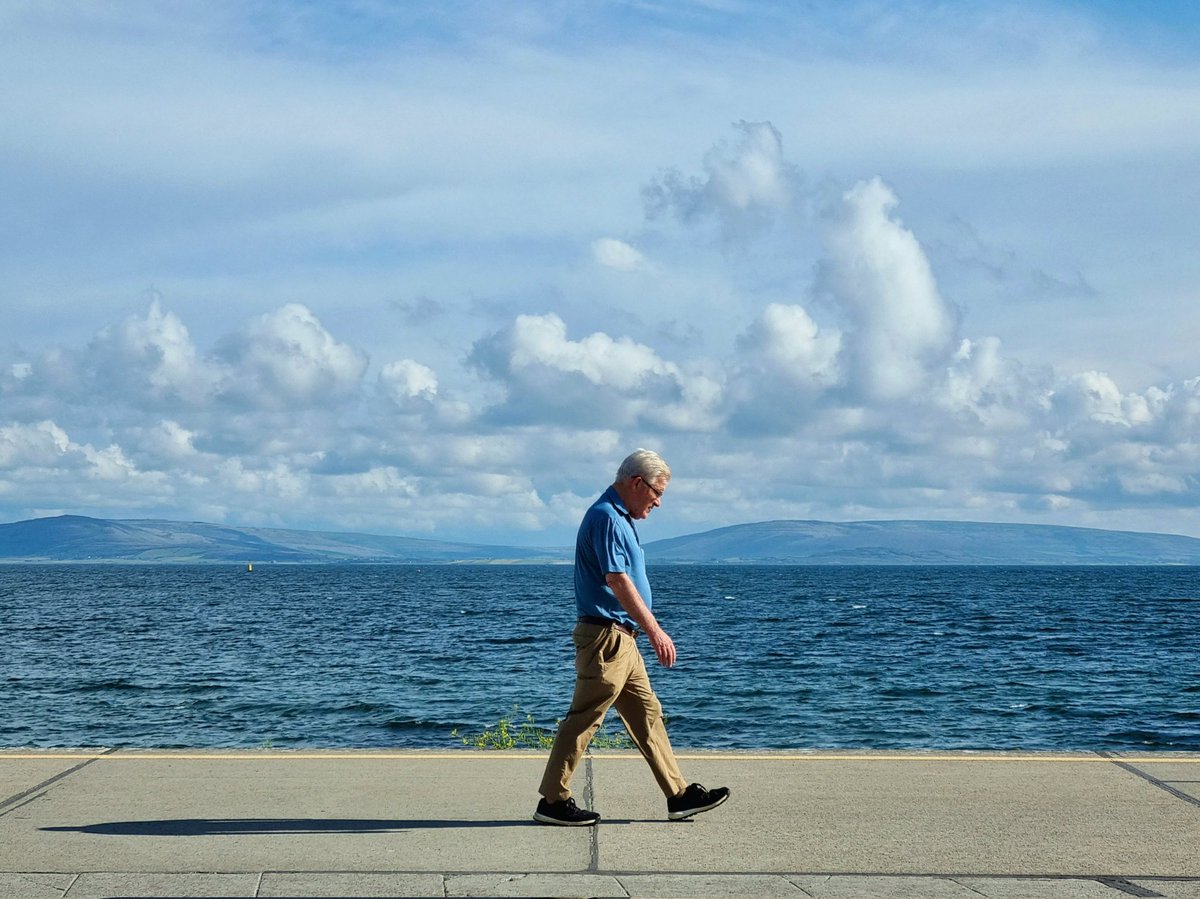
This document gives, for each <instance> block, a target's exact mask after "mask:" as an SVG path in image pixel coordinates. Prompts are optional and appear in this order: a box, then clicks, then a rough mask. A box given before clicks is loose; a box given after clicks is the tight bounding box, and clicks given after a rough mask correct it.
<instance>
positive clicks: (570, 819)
mask: <svg viewBox="0 0 1200 899" xmlns="http://www.w3.org/2000/svg"><path fill="white" fill-rule="evenodd" d="M533 820H534V821H537V822H538V823H539V824H558V825H561V826H563V827H587V826H588V825H589V824H595V823H596V822H597V821H599V820H600V815H599V814H597V813H596V812H589V811H588V810H587V809H585V808H580V807H579V806H577V805H576V804H575V800H574V798H570V797H568V798H567V799H564V800H563V801H562V802H547V801H546V800H545V799H543V800H542V801H541V802H539V803H538V807H537V811H536V812H534V813H533Z"/></svg>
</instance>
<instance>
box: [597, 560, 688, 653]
mask: <svg viewBox="0 0 1200 899" xmlns="http://www.w3.org/2000/svg"><path fill="white" fill-rule="evenodd" d="M604 580H605V582H606V583H607V584H608V586H609V587H610V588H611V589H612V592H613V596H615V597H616V598H617V602H619V603H620V604H621V608H623V609H624V610H625V611H626V612H628V613H629V617H630V618H632V619H633V620H634V621H635V622H636V623H637V626H638V627H640V628H641V629H642V630H643V631H645V632H646V636H647V637H649V638H650V645H651V646H653V647H654V654H655V655H656V656H658V660H659V662H661V663H662V665H663V667H664V668H670V667H671V666H672V665H674V664H675V641H674V640H672V639H671V638H670V636H668V635H667V632H666V631H664V630H663V629H662V628H661V627H660V626H659V624H658V621H657V620H656V619H655V617H654V615H653V614H651V612H650V610H649V609H648V608H646V603H645V601H644V600H643V599H642V595H641V594H640V593H638V591H637V587H635V586H634V585H633V580H632V579H631V578H630V577H629V575H627V574H625V573H624V572H610V573H609V574H606V575H605V576H604Z"/></svg>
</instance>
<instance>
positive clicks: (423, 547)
mask: <svg viewBox="0 0 1200 899" xmlns="http://www.w3.org/2000/svg"><path fill="white" fill-rule="evenodd" d="M572 558H573V550H572V549H571V548H569V547H561V548H548V549H531V548H529V547H515V546H483V545H478V544H473V543H448V542H444V541H439V540H422V539H417V538H412V537H382V536H378V535H373V534H346V533H330V532H323V531H294V530H283V529H278V528H240V527H230V526H228V525H219V524H206V523H204V522H182V521H161V520H156V519H119V520H107V519H101V518H87V517H84V516H80V515H60V516H58V517H55V518H35V519H32V520H30V521H18V522H15V523H13V524H0V562H176V563H186V562H223V563H227V562H236V563H246V562H256V563H257V562H307V563H325V562H337V563H344V562H393V563H396V562H411V563H422V564H439V563H448V562H569V561H571V559H572ZM646 558H647V559H648V560H649V561H650V562H658V563H672V562H674V563H685V564H779V565H1200V540H1198V539H1195V538H1193V537H1179V536H1174V535H1169V534H1143V533H1135V532H1130V531H1104V530H1096V529H1092V528H1068V527H1054V526H1049V525H1032V524H986V523H981V522H959V521H849V522H830V521H763V522H759V523H757V524H739V525H734V526H732V527H726V528H718V529H717V530H714V531H705V532H704V533H702V534H691V535H689V536H686V537H675V538H673V539H670V540H656V541H654V542H652V543H648V544H646Z"/></svg>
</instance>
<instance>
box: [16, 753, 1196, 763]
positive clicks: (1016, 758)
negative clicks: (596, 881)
mask: <svg viewBox="0 0 1200 899" xmlns="http://www.w3.org/2000/svg"><path fill="white" fill-rule="evenodd" d="M676 757H677V758H679V759H681V760H684V761H709V762H971V763H978V762H993V763H994V762H1035V763H1044V764H1079V763H1085V764H1112V763H1114V762H1126V763H1130V764H1134V763H1136V764H1183V765H1190V764H1200V755H1189V756H1178V755H1164V756H1156V755H1142V756H1113V757H1112V758H1106V757H1104V756H1098V755H1055V754H1052V753H1045V754H1032V755H1031V754H1014V755H989V754H983V753H981V754H974V753H962V754H954V755H946V754H928V755H923V754H920V753H914V754H903V755H894V754H853V753H851V754H844V755H843V754H833V753H794V754H793V753H774V754H759V753H688V752H681V753H677V755H676ZM592 758H593V759H595V760H597V761H602V760H609V759H613V760H637V761H641V758H642V757H641V756H640V755H638V754H636V753H604V754H602V755H593V756H592ZM5 759H16V760H21V761H39V760H62V761H67V760H70V761H78V760H85V759H95V760H96V761H102V762H136V761H249V762H261V761H429V760H458V761H486V760H488V759H523V760H526V761H538V762H544V761H545V759H546V753H545V752H537V751H527V752H496V751H489V750H477V751H471V750H465V751H462V752H424V751H420V750H413V751H412V752H373V751H370V750H361V751H357V752H353V751H351V752H339V751H328V752H321V751H317V752H314V751H308V750H297V751H295V752H270V751H261V752H260V751H254V750H234V751H229V750H214V751H212V752H194V751H186V750H185V751H180V752H170V751H155V750H118V751H117V752H115V753H108V754H101V753H98V752H96V753H93V752H58V751H54V750H50V751H47V752H5V751H4V750H0V761H4V760H5Z"/></svg>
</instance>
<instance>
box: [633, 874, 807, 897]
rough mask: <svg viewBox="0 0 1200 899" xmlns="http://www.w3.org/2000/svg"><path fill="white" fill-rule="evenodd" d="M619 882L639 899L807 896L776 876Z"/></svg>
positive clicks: (645, 877) (640, 877)
mask: <svg viewBox="0 0 1200 899" xmlns="http://www.w3.org/2000/svg"><path fill="white" fill-rule="evenodd" d="M619 880H620V882H621V885H622V886H623V887H625V890H626V892H627V893H628V894H629V895H630V896H634V897H638V899H687V897H689V896H695V897H696V899H705V897H723V896H755V897H763V899H771V897H789V896H790V897H792V899H802V897H803V896H804V893H803V892H802V891H801V890H800V889H798V888H797V887H796V885H795V884H793V883H792V882H791V881H789V880H788V879H787V878H786V877H781V876H779V875H777V874H626V875H622V876H621V877H620V878H619Z"/></svg>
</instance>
